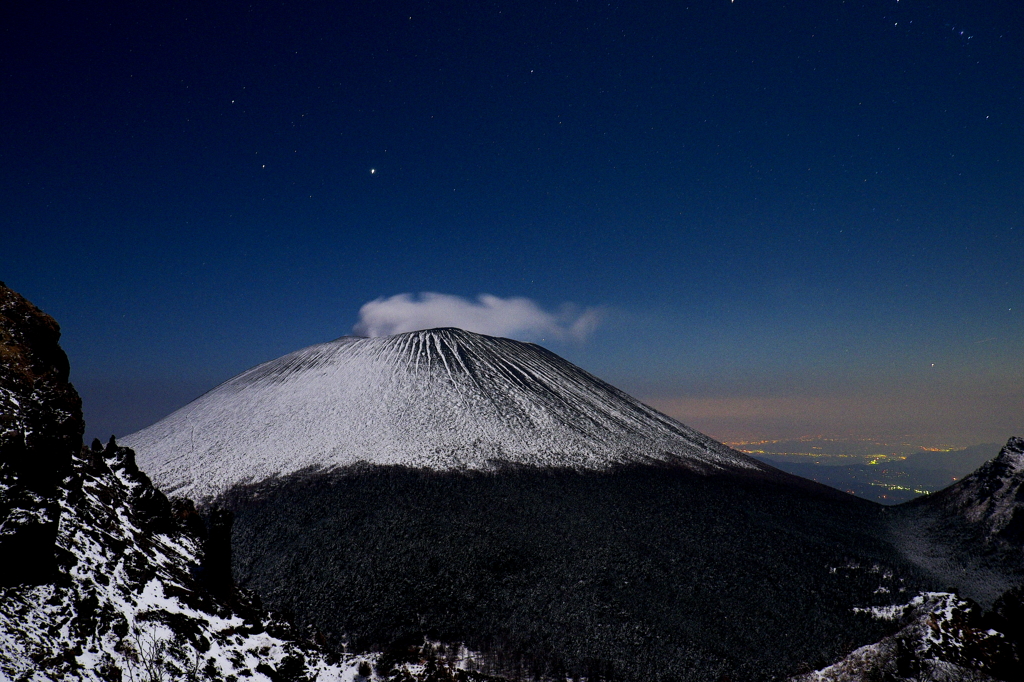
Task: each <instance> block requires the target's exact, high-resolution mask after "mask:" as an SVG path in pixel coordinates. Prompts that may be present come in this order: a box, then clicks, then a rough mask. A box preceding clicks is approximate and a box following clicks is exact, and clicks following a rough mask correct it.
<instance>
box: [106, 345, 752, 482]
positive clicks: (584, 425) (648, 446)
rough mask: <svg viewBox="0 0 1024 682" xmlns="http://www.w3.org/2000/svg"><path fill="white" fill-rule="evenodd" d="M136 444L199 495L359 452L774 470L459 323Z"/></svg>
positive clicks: (278, 384) (288, 361)
mask: <svg viewBox="0 0 1024 682" xmlns="http://www.w3.org/2000/svg"><path fill="white" fill-rule="evenodd" d="M123 442H124V443H125V444H126V445H128V446H130V447H132V448H133V449H134V450H135V451H136V452H137V453H138V461H139V465H140V466H141V467H142V469H143V470H144V471H146V472H147V473H149V474H150V475H151V476H152V477H153V479H154V481H155V482H156V483H157V484H158V485H160V486H161V487H162V488H164V489H165V490H168V491H172V492H181V493H183V494H187V495H189V496H192V497H194V498H196V499H209V498H210V497H212V496H215V495H216V494H218V493H220V492H222V491H224V490H225V489H227V488H229V487H231V486H232V485H234V484H237V483H243V482H254V481H256V482H258V481H262V480H265V479H268V478H272V477H275V476H282V475H287V474H290V473H294V472H297V471H301V470H308V469H324V470H327V469H337V468H342V467H346V466H350V465H353V464H356V463H359V462H367V463H371V464H381V465H404V466H411V467H425V468H432V469H437V470H474V469H477V470H479V469H489V468H493V467H494V466H496V465H500V464H501V463H509V464H516V465H525V466H557V467H571V468H577V469H606V468H608V467H611V466H614V465H616V464H623V463H636V462H667V461H674V462H678V463H682V464H684V465H686V466H689V467H690V468H692V469H694V470H696V471H701V472H714V471H746V472H756V471H766V470H771V469H770V467H768V466H766V465H763V464H761V463H760V462H757V461H756V460H754V459H752V458H750V457H747V456H746V455H743V454H741V453H739V452H736V451H735V450H732V449H731V448H729V447H727V446H725V445H723V444H721V443H718V442H716V441H714V440H712V439H711V438H709V437H707V436H705V435H703V434H701V433H698V432H697V431H694V430H693V429H691V428H689V427H687V426H685V425H683V424H681V423H679V422H678V421H676V420H674V419H672V418H670V417H667V416H665V415H663V414H661V413H659V412H657V411H656V410H654V409H652V408H650V407H648V406H646V405H644V404H643V403H641V402H639V401H638V400H636V399H634V398H632V397H630V396H628V395H627V394H625V393H623V392H622V391H620V390H618V389H616V388H614V387H612V386H610V385H608V384H606V383H605V382H603V381H601V380H600V379H598V378H596V377H594V376H592V375H591V374H589V373H587V372H585V371H584V370H582V369H580V368H579V367H576V366H575V365H573V364H571V363H569V362H567V361H566V360H563V359H562V358H560V357H558V356H557V355H555V354H554V353H551V352H550V351H547V350H545V349H543V348H541V347H540V346H537V345H534V344H528V343H521V342H518V341H513V340H510V339H502V338H495V337H489V336H483V335H480V334H474V333H470V332H466V331H462V330H459V329H432V330H427V331H419V332H410V333H406V334H398V335H395V336H391V337H385V338H361V337H342V338H340V339H337V340H336V341H332V342H330V343H324V344H319V345H316V346H310V347H308V348H304V349H302V350H299V351H296V352H294V353H291V354H289V355H285V356H283V357H281V358H278V359H276V360H272V361H270V362H267V363H264V364H262V365H258V366H257V367H253V368H252V369H250V370H248V371H246V372H243V373H242V374H239V375H238V376H237V377H234V378H233V379H230V380H228V381H226V382H225V383H223V384H221V385H220V386H218V387H216V388H214V389H213V390H211V391H210V392H208V393H206V394H205V395H203V396H201V397H200V398H198V399H197V400H195V401H193V402H192V403H190V404H189V405H186V406H185V407H183V408H182V409H180V410H178V411H177V412H174V413H173V414H171V415H169V416H168V417H166V418H165V419H163V420H162V421H160V422H158V423H156V424H154V425H153V426H150V427H148V428H146V429H143V430H142V431H139V432H137V433H135V434H132V435H130V436H128V437H126V438H124V439H123Z"/></svg>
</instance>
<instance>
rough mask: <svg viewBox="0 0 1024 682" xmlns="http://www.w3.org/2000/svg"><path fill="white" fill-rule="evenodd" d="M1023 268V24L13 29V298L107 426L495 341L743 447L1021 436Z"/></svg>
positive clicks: (572, 10) (443, 20) (630, 6)
mask: <svg viewBox="0 0 1024 682" xmlns="http://www.w3.org/2000/svg"><path fill="white" fill-rule="evenodd" d="M1022 275H1024V5H1022V4H1021V3H1020V2H1019V0H996V1H993V2H984V3H982V2H974V3H965V2H960V1H953V0H941V1H927V2H926V1H924V0H916V1H915V0H900V1H899V2H897V0H879V1H872V2H851V1H847V2H840V1H837V0H813V1H811V0H807V1H798V2H788V3H784V4H783V3H779V2H768V1H766V0H735V2H729V0H714V1H703V0H698V1H695V2H690V3H689V4H687V3H684V2H659V1H648V2H640V3H638V2H618V1H614V2H588V1H580V2H531V1H527V0H522V1H520V2H487V1H481V0H473V1H472V2H454V1H452V2H404V3H403V2H388V1H383V0H382V1H377V2H364V1H359V0H352V1H345V2H327V3H317V2H265V1H262V0H256V1H254V2H245V3H235V2H231V1H218V2H201V3H195V2H177V3H173V4H167V5H166V6H163V7H162V8H161V6H160V5H159V4H154V3H118V2H111V1H105V2H88V1H86V2H46V1H34V2H21V1H19V0H14V1H12V2H5V3H3V4H2V5H0V279H2V280H4V281H5V282H6V283H7V284H8V285H9V286H10V287H12V288H13V289H15V290H16V291H19V292H20V293H22V294H23V295H25V296H26V297H27V298H29V299H30V300H31V301H33V302H34V303H36V304H37V305H39V306H40V307H41V308H43V309H44V310H45V311H46V312H48V313H50V314H51V315H53V316H54V317H55V318H56V319H57V320H58V321H59V322H60V323H61V325H62V328H63V331H64V337H63V345H64V348H65V350H67V352H68V354H69V356H70V358H71V362H72V367H73V372H72V380H73V381H74V382H75V384H76V386H77V387H78V389H79V391H80V393H81V394H82V396H83V400H84V402H85V414H86V419H87V422H88V426H87V436H89V437H90V438H91V437H92V436H94V435H98V436H101V437H105V436H107V435H109V434H110V433H116V434H119V435H123V434H126V433H129V432H131V431H134V430H136V429H138V428H141V427H143V426H145V425H147V424H149V423H151V422H153V421H155V420H157V419H159V418H160V417H162V416H164V415H165V414H166V413H168V412H170V411H171V410H173V409H175V408H177V407H179V406H181V405H182V404H184V403H186V402H188V401H189V400H191V399H192V398H194V397H196V396H197V395H198V394H200V393H202V392H203V391H205V390H207V389H208V388H211V387H212V386H213V385H215V384H217V383H219V382H220V381H223V380H225V379H227V378H229V377H230V376H232V375H234V374H236V373H238V372H240V371H242V370H244V369H246V368H248V367H250V366H252V365H254V364H256V363H258V362H262V361H265V360H268V359H271V358H273V357H276V356H279V355H281V354H284V353H286V352H290V351H292V350H296V349H298V348H300V347H303V346H306V345H310V344H313V343H319V342H323V341H327V340H330V339H333V338H336V337H339V336H342V335H344V334H349V333H352V331H353V328H354V327H356V326H357V325H360V326H359V327H358V329H360V330H364V331H365V330H377V332H375V333H386V332H387V331H388V330H392V331H394V330H396V329H401V328H404V327H402V326H401V325H402V324H404V322H402V320H405V322H408V320H410V319H414V320H420V319H427V320H429V321H433V322H438V321H440V323H450V324H456V323H459V322H460V321H462V320H464V319H470V318H472V319H478V320H480V321H481V324H482V325H484V326H483V327H482V329H484V330H491V331H494V330H497V331H502V330H504V329H506V328H507V329H508V330H509V331H507V334H508V335H511V336H515V337H516V338H522V339H524V340H531V341H538V342H542V343H543V344H544V345H545V346H547V347H549V348H551V349H552V350H554V351H555V352H557V353H559V354H561V355H563V356H564V357H566V358H568V359H569V360H571V361H573V362H575V363H577V364H579V365H580V366H582V367H583V368H585V369H587V370H589V371H591V372H593V373H595V374H597V375H598V376H600V377H602V378H604V379H606V380H608V381H610V382H611V383H613V384H615V385H618V386H619V387H621V388H623V389H625V390H627V391H628V392H630V393H632V394H634V395H636V396H637V397H639V398H641V399H643V400H645V401H647V402H650V403H651V404H652V405H654V406H656V407H658V408H660V409H662V410H664V411H666V412H668V413H669V414H671V415H672V416H675V417H677V418H679V419H681V420H682V421H684V422H685V423H687V424H689V425H691V426H694V427H695V428H698V429H701V430H703V431H705V432H706V433H708V434H709V435H711V436H713V437H716V438H719V439H722V440H730V439H731V440H738V439H753V438H759V437H764V438H784V437H786V438H789V437H798V436H801V435H812V434H813V435H826V436H835V437H854V436H864V437H871V438H904V439H916V440H917V441H919V442H921V443H924V444H929V445H939V444H946V445H968V444H971V443H976V442H991V441H1003V440H1005V439H1006V438H1007V437H1009V436H1011V435H1024V278H1022ZM425 293H435V294H442V295H443V296H441V297H437V296H434V297H431V296H422V294H425ZM400 294H407V296H404V297H401V296H399V297H398V298H392V297H396V296H398V295H400ZM481 294H486V295H490V296H492V297H496V298H487V299H478V298H477V297H478V296H479V295H481ZM455 297H459V298H455ZM510 298H516V299H528V300H519V301H512V302H509V301H508V299H510ZM481 300H483V302H481ZM375 301H376V303H375V304H374V305H375V306H376V308H374V307H373V306H370V307H369V308H365V309H363V315H364V317H362V318H361V317H360V310H361V308H362V307H363V306H364V305H365V304H367V303H371V302H375ZM439 301H440V302H441V303H443V304H444V305H441V307H440V308H438V305H440V304H439V303H438V302H439ZM488 302H489V303H488ZM399 304H401V305H399ZM431 306H433V307H431ZM445 306H447V308H445ZM371 308H373V310H375V311H377V312H382V314H383V313H388V314H392V313H393V314H394V315H397V316H398V318H401V319H398V318H396V319H398V321H395V320H392V321H391V322H388V321H387V320H385V323H382V326H381V325H377V326H374V325H373V324H371V322H372V321H370V320H368V319H367V318H366V315H367V314H368V311H369V312H373V310H370V309H371ZM439 309H440V310H442V312H443V310H450V311H454V312H452V313H451V316H450V317H451V318H452V319H449V318H446V317H444V315H441V318H443V319H439V318H438V316H437V314H436V313H437V310H439ZM460 311H461V312H460ZM420 313H423V315H420ZM520 314H521V315H523V316H524V317H523V318H522V319H523V320H525V321H523V322H522V324H520V325H519V326H516V325H515V324H513V323H512V322H509V319H511V318H510V317H509V316H512V317H515V316H516V315H520ZM403 315H404V316H405V317H402V316H403ZM417 315H420V316H419V317H417ZM467 315H468V316H469V317H467ZM388 319H391V318H388ZM519 319H520V318H518V317H516V318H515V320H513V322H515V321H516V320H519ZM531 320H532V321H531ZM389 324H390V325H391V326H390V327H389V326H388V325H389ZM410 324H412V323H410ZM488 325H490V326H488ZM502 325H505V326H502ZM381 329H383V330H384V331H383V332H381V331H380V330H381Z"/></svg>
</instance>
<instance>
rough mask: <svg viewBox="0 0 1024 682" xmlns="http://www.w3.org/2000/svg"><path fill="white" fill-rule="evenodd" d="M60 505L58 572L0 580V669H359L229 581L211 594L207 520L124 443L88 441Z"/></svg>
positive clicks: (91, 675) (345, 672) (69, 675)
mask: <svg viewBox="0 0 1024 682" xmlns="http://www.w3.org/2000/svg"><path fill="white" fill-rule="evenodd" d="M160 501H162V503H163V504H162V505H161V504H160ZM60 506H61V510H60V526H59V531H58V534H57V545H56V549H57V554H58V556H59V557H60V558H61V564H62V566H61V575H60V577H59V579H58V580H55V581H54V582H52V583H47V584H41V585H22V586H10V587H0V679H6V680H25V681H26V682H27V681H28V680H33V681H38V682H42V681H43V680H60V679H64V680H83V681H85V680H87V681H90V682H91V681H100V680H143V679H145V680H151V679H167V680H170V679H210V680H212V679H222V678H225V677H227V676H229V675H234V676H238V675H242V676H245V677H248V678H249V679H252V680H253V682H258V681H259V680H271V679H274V678H275V677H277V672H278V670H279V669H281V668H282V667H284V668H285V669H295V671H296V672H299V673H301V674H302V676H303V677H304V678H309V679H314V680H318V681H320V682H327V681H329V680H352V679H354V677H355V675H356V673H357V667H358V664H359V662H360V661H358V660H355V659H350V660H347V661H344V662H342V661H340V660H337V659H336V660H335V662H333V663H329V662H328V661H327V659H326V658H325V656H324V655H323V654H322V653H320V652H319V651H318V650H317V649H316V647H314V646H311V645H309V644H300V643H296V641H294V640H295V638H294V634H293V631H292V629H291V628H290V627H288V626H287V625H285V624H283V623H280V622H276V621H273V620H268V619H266V617H265V616H264V615H263V614H261V613H260V612H259V611H258V610H257V609H254V608H252V607H251V605H250V606H246V605H244V604H243V605H242V608H240V609H239V608H237V607H238V603H237V597H233V596H232V595H231V594H230V587H229V588H228V592H229V594H227V595H225V596H226V599H224V600H217V599H214V598H213V597H211V595H210V594H209V592H208V590H207V589H206V587H205V585H204V581H203V580H202V579H201V577H199V575H198V574H199V573H200V572H201V568H200V567H201V565H202V564H203V549H202V545H203V542H202V540H203V537H202V535H203V533H202V532H199V533H196V532H194V529H195V526H196V522H198V527H199V528H200V529H202V521H201V520H199V518H198V515H196V513H195V511H194V510H191V511H190V508H189V507H188V506H187V505H186V506H183V507H178V508H177V509H176V510H175V512H172V511H171V506H170V505H169V504H168V502H167V500H166V498H163V496H162V495H161V494H160V493H159V492H157V491H155V490H153V488H152V487H151V486H150V485H149V482H148V480H147V479H146V477H145V476H144V475H141V474H140V473H139V471H138V470H137V469H136V468H135V466H134V463H133V462H132V459H131V451H130V450H127V449H125V448H117V447H116V446H108V447H107V449H106V450H105V451H102V452H100V451H92V452H90V451H83V453H82V455H81V456H79V457H77V458H75V460H74V470H73V472H72V474H71V476H70V477H69V478H68V479H67V480H66V481H65V487H64V488H63V490H62V493H61V499H60ZM161 507H163V509H161ZM189 512H190V513H189ZM190 516H191V517H192V518H191V519H190V518H189V517H190ZM190 520H191V524H190V523H188V522H189V521H190ZM190 525H191V526H192V529H190V528H189V526H190ZM7 559H8V557H5V560H7ZM228 580H230V578H228ZM229 585H230V583H229ZM228 601H234V602H235V603H236V608H235V609H232V608H229V607H228V606H227V605H226V603H225V602H228ZM240 613H244V615H240Z"/></svg>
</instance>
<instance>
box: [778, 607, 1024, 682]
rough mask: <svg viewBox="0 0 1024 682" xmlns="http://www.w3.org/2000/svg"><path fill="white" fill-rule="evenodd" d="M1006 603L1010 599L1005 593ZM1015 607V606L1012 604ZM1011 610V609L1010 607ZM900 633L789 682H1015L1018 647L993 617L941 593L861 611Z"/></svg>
mask: <svg viewBox="0 0 1024 682" xmlns="http://www.w3.org/2000/svg"><path fill="white" fill-rule="evenodd" d="M1006 598H1007V599H1008V600H1010V601H1012V600H1013V598H1014V597H1013V595H1010V594H1008V595H1007V597H1006ZM1015 604H1016V603H1015ZM1011 608H1012V607H1011ZM863 611H864V612H867V613H870V614H871V615H872V616H874V617H875V618H878V619H880V620H890V621H897V622H899V624H900V626H901V627H900V630H899V631H898V632H896V633H895V634H893V635H891V636H889V637H886V638H884V639H883V640H881V641H880V642H877V643H875V644H869V645H867V646H863V647H860V648H859V649H857V650H856V651H853V652H852V653H851V654H850V655H849V656H847V657H845V658H843V659H842V660H840V661H838V662H836V663H834V664H832V665H830V666H828V667H827V668H822V669H821V670H817V671H814V672H810V673H806V674H803V675H800V676H798V677H794V678H792V679H791V680H790V682H868V681H869V680H888V681H889V682H994V681H995V680H1007V681H1009V680H1015V679H1018V678H1017V673H1018V672H1019V671H1020V666H1021V660H1020V656H1019V648H1018V647H1019V643H1017V642H1015V641H1014V639H1013V638H1012V637H1010V636H1008V635H1006V634H1005V633H1004V632H1002V631H1000V630H997V629H995V628H994V627H993V625H1005V624H1006V623H1004V622H1003V621H1002V620H1000V617H999V614H998V613H997V612H992V613H988V614H986V613H983V612H982V610H981V609H980V608H979V607H978V605H977V604H975V603H974V602H972V601H971V600H969V599H962V598H960V597H958V596H956V595H955V594H950V593H946V592H925V593H921V594H919V595H917V596H916V597H914V598H913V599H912V600H911V601H910V602H909V603H907V604H904V605H901V606H889V607H882V608H871V609H863Z"/></svg>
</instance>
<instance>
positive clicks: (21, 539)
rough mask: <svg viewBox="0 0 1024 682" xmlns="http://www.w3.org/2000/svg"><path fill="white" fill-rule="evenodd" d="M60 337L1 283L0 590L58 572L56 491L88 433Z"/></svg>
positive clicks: (43, 317) (51, 323)
mask: <svg viewBox="0 0 1024 682" xmlns="http://www.w3.org/2000/svg"><path fill="white" fill-rule="evenodd" d="M59 340H60V327H59V326H58V325H57V323H56V322H55V321H54V320H53V318H52V317H50V316H49V315H47V314H45V313H43V312H42V311H41V310H39V309H38V308H36V307H35V306H34V305H32V304H31V303H29V302H28V301H27V300H25V299H24V298H23V297H22V296H21V295H19V294H17V293H15V292H14V291H11V290H10V289H8V288H7V287H6V286H5V285H4V284H3V283H2V282H0V557H3V559H2V560H0V585H16V584H21V583H41V582H46V581H49V580H51V579H52V577H53V576H54V574H55V571H56V568H57V562H56V557H55V553H54V540H55V538H56V534H57V521H58V517H59V505H58V503H57V488H58V484H59V483H60V481H61V479H62V478H63V477H64V476H66V475H67V473H68V472H69V471H70V466H71V460H72V457H73V456H74V455H75V453H76V452H77V451H78V450H79V449H80V448H81V445H82V432H83V430H84V423H83V421H82V402H81V400H80V399H79V397H78V393H77V392H76V391H75V389H74V387H73V386H72V385H71V384H70V383H69V382H68V372H69V365H68V358H67V356H66V355H65V354H64V351H63V350H61V347H60V345H59V343H58V341H59Z"/></svg>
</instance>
